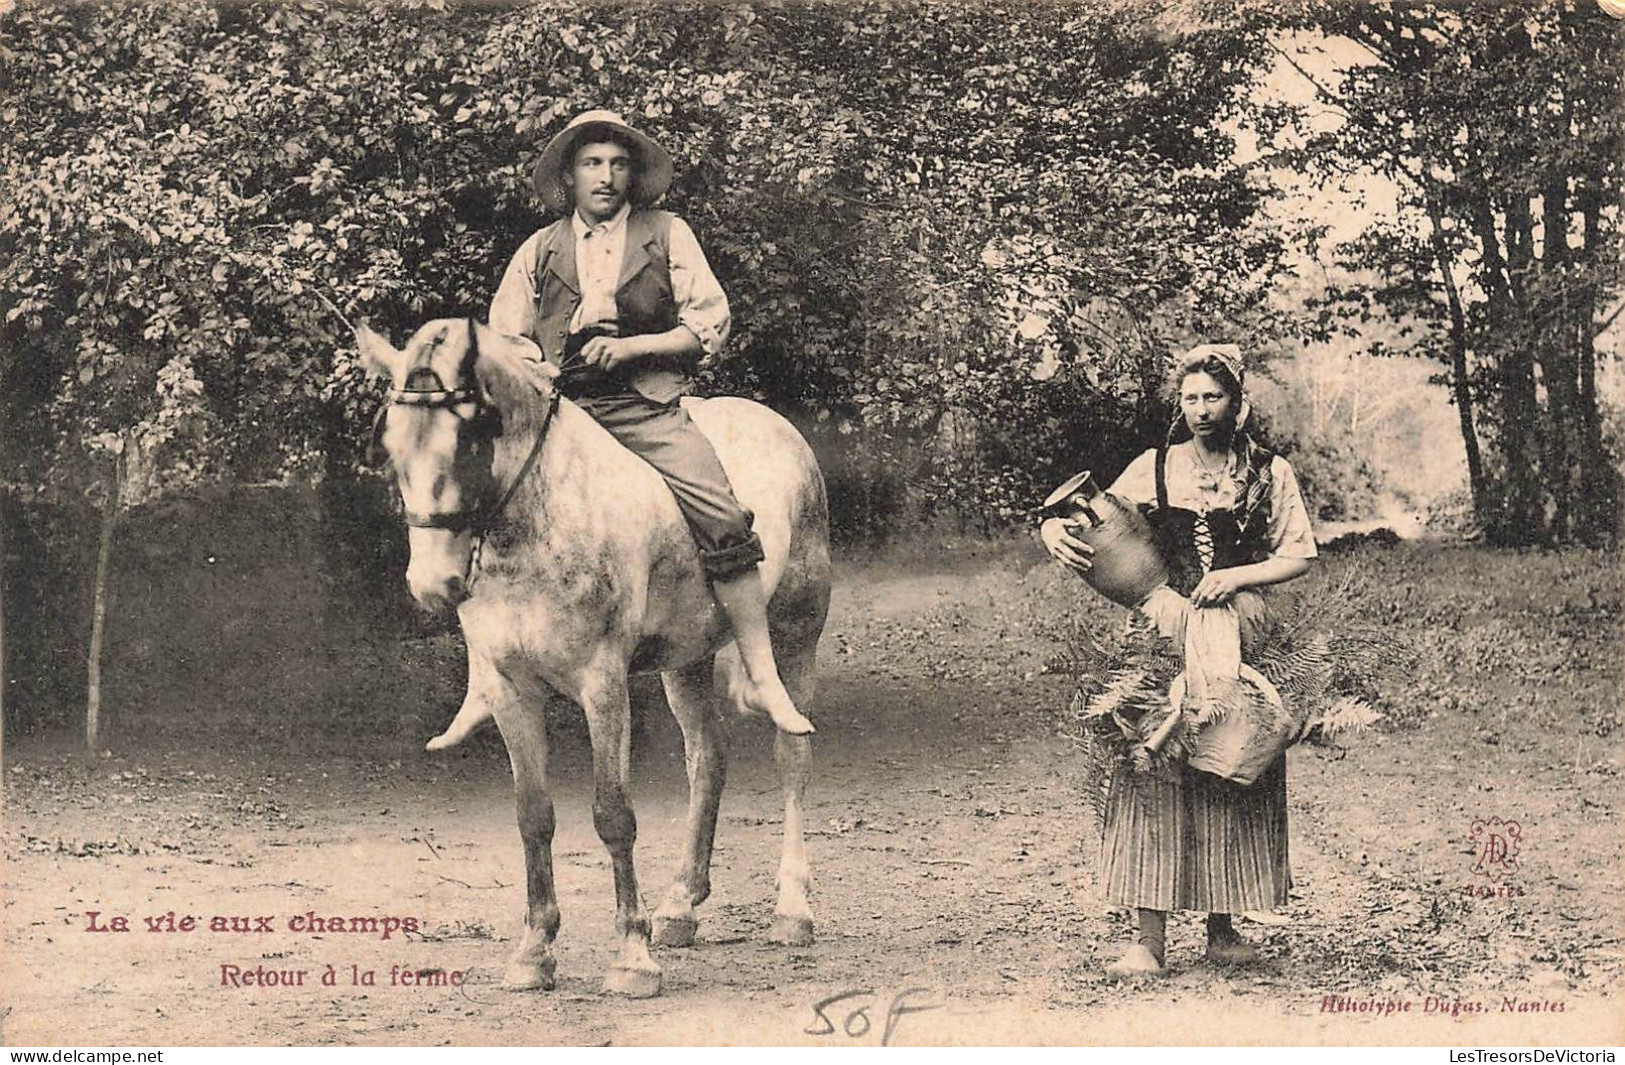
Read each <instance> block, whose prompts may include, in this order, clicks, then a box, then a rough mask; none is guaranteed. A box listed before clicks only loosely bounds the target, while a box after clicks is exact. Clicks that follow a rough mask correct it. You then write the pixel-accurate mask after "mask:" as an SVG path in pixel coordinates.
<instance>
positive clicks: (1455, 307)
mask: <svg viewBox="0 0 1625 1065" xmlns="http://www.w3.org/2000/svg"><path fill="white" fill-rule="evenodd" d="M1428 220H1429V221H1430V222H1432V223H1433V226H1432V240H1433V258H1434V261H1435V262H1436V263H1437V264H1438V267H1439V278H1440V280H1441V281H1442V282H1443V284H1444V297H1445V304H1446V306H1447V307H1448V308H1449V310H1450V388H1451V391H1452V392H1453V393H1454V395H1455V398H1456V414H1457V416H1458V417H1459V419H1460V421H1461V442H1462V445H1463V446H1464V447H1465V448H1466V451H1467V484H1468V486H1469V488H1470V489H1471V490H1472V493H1473V517H1474V518H1476V519H1477V520H1478V526H1479V528H1481V529H1483V530H1484V531H1485V532H1486V533H1491V532H1492V531H1493V530H1495V529H1496V528H1497V527H1498V525H1499V522H1500V516H1499V515H1498V514H1496V513H1495V512H1494V509H1493V505H1492V501H1491V499H1490V486H1489V481H1488V479H1487V478H1486V477H1485V476H1484V457H1483V455H1482V454H1481V453H1480V452H1479V450H1478V430H1477V428H1476V427H1475V426H1474V425H1473V390H1472V387H1471V384H1470V382H1469V380H1468V376H1467V315H1466V312H1464V311H1463V310H1462V306H1461V292H1460V291H1459V290H1458V289H1457V288H1456V278H1455V275H1454V274H1452V273H1451V269H1452V268H1453V267H1454V265H1455V260H1454V258H1453V257H1452V255H1451V254H1450V245H1449V242H1448V241H1446V240H1445V236H1444V226H1443V224H1442V222H1441V219H1440V213H1439V201H1438V198H1437V194H1436V190H1434V189H1432V188H1429V189H1428ZM1492 538H1493V537H1492Z"/></svg>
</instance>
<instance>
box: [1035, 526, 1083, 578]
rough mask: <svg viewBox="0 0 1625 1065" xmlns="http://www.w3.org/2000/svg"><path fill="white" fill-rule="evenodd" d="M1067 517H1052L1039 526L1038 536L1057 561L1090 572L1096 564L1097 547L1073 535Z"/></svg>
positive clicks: (1073, 568)
mask: <svg viewBox="0 0 1625 1065" xmlns="http://www.w3.org/2000/svg"><path fill="white" fill-rule="evenodd" d="M1068 526H1069V523H1068V522H1067V520H1066V519H1065V518H1050V519H1048V520H1046V521H1045V522H1044V524H1043V525H1041V526H1039V529H1038V536H1039V538H1040V539H1042V540H1043V541H1044V547H1045V549H1046V550H1047V551H1049V553H1050V554H1051V555H1052V556H1054V558H1055V561H1057V562H1059V563H1060V564H1061V565H1063V566H1065V567H1066V568H1067V569H1071V570H1076V571H1077V572H1079V573H1088V572H1089V569H1090V567H1092V566H1093V565H1094V564H1095V558H1094V555H1095V549H1094V548H1092V547H1090V546H1089V545H1088V544H1086V543H1084V542H1083V541H1082V540H1079V539H1078V538H1077V537H1076V536H1073V535H1072V533H1071V532H1070V531H1069V529H1068Z"/></svg>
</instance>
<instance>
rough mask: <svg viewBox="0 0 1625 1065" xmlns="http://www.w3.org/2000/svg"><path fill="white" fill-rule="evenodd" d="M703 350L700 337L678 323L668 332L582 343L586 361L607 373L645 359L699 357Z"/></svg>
mask: <svg viewBox="0 0 1625 1065" xmlns="http://www.w3.org/2000/svg"><path fill="white" fill-rule="evenodd" d="M700 353H701V348H700V338H699V337H698V336H696V335H695V334H694V331H693V330H692V329H690V328H688V327H687V326H685V325H679V326H675V327H673V328H671V329H668V330H666V331H665V332H664V333H643V334H640V335H638V336H629V337H614V336H600V337H593V338H592V339H591V340H589V341H587V342H586V343H585V344H583V345H581V360H582V362H584V363H585V364H586V365H588V366H593V367H596V368H598V369H599V370H602V371H603V372H605V373H609V372H611V371H612V370H618V369H622V368H624V367H626V366H629V365H632V364H634V363H637V362H641V361H642V360H644V359H650V358H672V357H676V358H695V357H697V356H699V354H700Z"/></svg>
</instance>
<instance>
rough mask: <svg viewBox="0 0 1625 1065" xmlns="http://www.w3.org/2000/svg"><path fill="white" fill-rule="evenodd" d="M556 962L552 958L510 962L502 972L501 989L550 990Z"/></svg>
mask: <svg viewBox="0 0 1625 1065" xmlns="http://www.w3.org/2000/svg"><path fill="white" fill-rule="evenodd" d="M557 964H558V963H557V962H555V961H554V960H553V959H552V958H548V959H547V960H546V961H539V962H538V961H516V962H511V963H509V965H508V969H507V971H506V972H504V973H503V974H502V990H504V991H551V990H553V970H554V968H555V966H556V965H557Z"/></svg>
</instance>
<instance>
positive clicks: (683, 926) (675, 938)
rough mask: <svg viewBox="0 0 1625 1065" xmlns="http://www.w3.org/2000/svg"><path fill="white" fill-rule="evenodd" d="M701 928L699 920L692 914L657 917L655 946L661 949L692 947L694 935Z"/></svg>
mask: <svg viewBox="0 0 1625 1065" xmlns="http://www.w3.org/2000/svg"><path fill="white" fill-rule="evenodd" d="M699 928H700V922H699V920H698V919H697V918H696V917H695V916H694V915H693V914H691V913H683V914H678V915H677V916H675V917H661V916H660V915H659V914H656V915H655V945H656V946H660V947H692V946H693V945H694V933H696V932H698V931H699Z"/></svg>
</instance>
